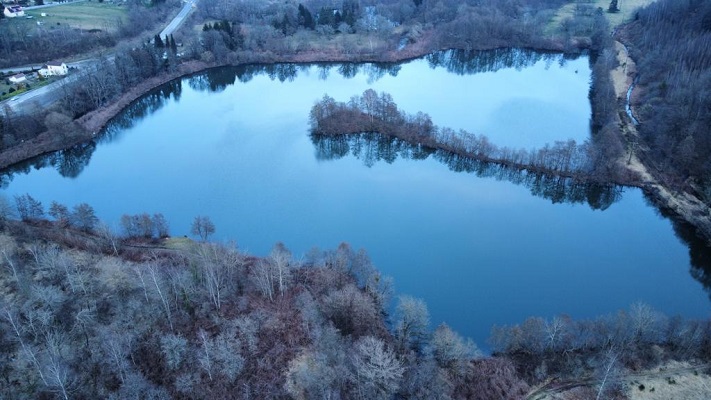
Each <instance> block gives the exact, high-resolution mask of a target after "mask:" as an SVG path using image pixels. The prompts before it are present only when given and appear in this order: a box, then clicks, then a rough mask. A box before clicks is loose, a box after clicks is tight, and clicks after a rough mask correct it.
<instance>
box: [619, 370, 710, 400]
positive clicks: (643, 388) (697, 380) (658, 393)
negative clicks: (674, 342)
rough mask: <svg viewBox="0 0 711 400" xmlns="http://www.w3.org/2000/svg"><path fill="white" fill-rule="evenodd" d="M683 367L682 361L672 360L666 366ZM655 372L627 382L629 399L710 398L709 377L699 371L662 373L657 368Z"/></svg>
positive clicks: (691, 399)
mask: <svg viewBox="0 0 711 400" xmlns="http://www.w3.org/2000/svg"><path fill="white" fill-rule="evenodd" d="M674 367H676V368H679V367H684V364H683V363H676V362H672V363H670V364H669V365H667V366H666V368H674ZM653 372H656V374H655V375H654V376H652V377H649V378H646V379H639V380H634V381H631V382H628V384H627V395H628V398H629V399H630V400H667V399H675V400H698V399H710V398H711V377H710V376H708V375H706V374H703V373H699V372H693V371H691V372H679V373H669V374H665V373H664V368H657V369H656V370H655V371H653Z"/></svg>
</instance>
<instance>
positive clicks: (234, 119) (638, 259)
mask: <svg viewBox="0 0 711 400" xmlns="http://www.w3.org/2000/svg"><path fill="white" fill-rule="evenodd" d="M548 64H550V65H548V67H547V69H546V65H547V63H546V62H544V61H542V62H539V63H537V64H535V66H533V67H531V68H529V69H523V70H522V71H516V70H499V71H497V72H495V73H482V74H477V75H469V76H459V75H454V74H449V73H447V72H446V71H445V70H444V69H442V68H438V69H436V70H434V71H433V70H432V69H430V68H429V66H428V65H427V63H426V62H425V61H414V62H412V63H409V64H406V65H404V66H403V67H402V69H401V71H400V73H399V74H398V77H397V79H396V78H393V77H391V76H389V75H385V76H384V77H383V78H382V79H380V80H378V81H376V82H374V83H373V84H372V87H374V88H375V89H376V90H379V91H387V92H389V93H391V94H392V95H393V98H394V100H395V101H396V102H397V103H398V105H400V106H401V107H402V108H403V109H405V110H407V111H408V112H415V111H419V110H422V111H427V112H428V113H429V114H430V115H431V116H432V119H433V121H434V122H435V123H436V124H439V125H442V126H450V127H453V128H465V129H469V130H472V131H475V132H480V131H485V132H486V133H487V134H488V135H489V136H490V137H491V138H492V140H493V141H494V142H495V143H500V144H504V145H505V144H515V145H516V144H517V145H520V146H523V147H530V146H532V145H539V144H542V143H545V142H548V141H552V140H555V139H567V138H569V137H574V138H576V139H578V140H584V139H585V138H586V136H587V132H588V131H587V126H588V119H589V112H590V109H589V103H588V101H587V90H588V89H587V85H588V83H587V80H588V77H589V68H588V66H587V60H586V59H584V58H583V59H579V60H576V61H568V62H567V63H566V64H565V65H564V66H563V67H562V68H560V67H559V64H558V63H548ZM575 70H578V73H577V74H576V73H575ZM367 81H368V79H367V77H366V76H365V75H363V74H360V75H358V76H356V77H355V78H353V79H344V78H342V77H341V76H340V75H338V74H337V73H336V71H335V70H332V71H331V74H330V76H329V79H328V80H327V81H323V80H319V78H318V71H317V69H316V68H315V67H311V69H309V70H308V73H307V74H306V73H301V74H300V75H299V77H298V78H297V79H295V80H294V81H291V82H286V83H283V84H282V83H280V82H278V81H272V80H270V79H269V78H268V77H266V76H256V77H254V78H253V79H252V80H251V81H249V82H248V83H246V84H243V83H239V82H237V83H236V84H235V85H232V86H228V87H226V88H225V90H223V91H221V92H220V93H209V92H207V91H195V90H193V89H191V88H190V87H189V86H188V85H187V83H186V81H184V84H183V90H182V95H181V98H180V101H179V102H176V101H173V100H170V101H168V102H167V105H166V106H165V107H163V108H160V109H159V110H158V111H157V112H155V113H154V114H152V115H151V116H150V117H148V118H146V119H144V120H142V121H140V122H139V123H138V124H136V126H135V127H133V128H130V129H129V130H128V131H127V132H126V133H125V134H123V135H121V140H120V141H116V142H112V143H107V144H102V145H100V146H99V147H98V148H97V150H96V152H95V153H94V155H93V157H92V159H91V162H90V164H89V166H88V167H87V168H86V169H85V170H84V171H83V172H82V174H81V175H80V176H79V177H78V178H76V179H62V178H61V177H59V175H58V174H57V172H56V171H54V170H53V169H51V168H45V169H42V170H39V171H33V172H32V173H31V174H29V175H18V176H16V177H15V180H14V181H13V182H12V183H11V185H10V186H9V188H8V189H7V190H6V192H8V193H9V194H15V193H26V192H28V193H30V194H32V195H33V196H35V197H36V198H38V199H40V200H41V201H43V202H44V204H45V205H48V204H49V203H50V201H51V200H57V201H59V202H62V203H65V204H68V205H70V206H71V205H73V204H76V203H79V202H88V203H90V204H92V205H93V206H94V207H95V209H96V210H97V212H98V214H99V215H100V217H101V218H102V219H104V220H107V221H112V222H113V223H116V222H118V220H119V217H120V215H121V214H124V213H129V214H132V213H141V212H149V213H154V212H162V213H163V214H165V216H166V217H167V218H168V220H169V221H170V223H171V232H172V233H173V234H174V235H182V234H186V233H188V230H189V224H190V222H191V220H192V218H193V217H194V216H196V215H209V216H211V217H212V219H213V220H214V221H215V223H216V225H217V233H218V238H219V239H221V240H229V239H235V240H236V241H237V243H238V244H239V245H240V247H242V248H243V249H246V250H248V251H249V252H251V253H254V254H260V255H262V254H265V253H267V252H268V251H269V249H270V247H271V246H272V245H273V244H274V243H275V242H277V241H283V242H284V243H285V244H286V245H287V246H288V247H289V248H291V249H292V250H293V251H294V253H295V254H303V253H305V252H307V251H308V250H309V248H311V247H312V246H318V247H321V248H322V249H333V248H335V247H336V246H337V245H338V244H339V243H340V242H341V241H347V242H350V243H351V244H352V245H353V247H354V248H361V247H364V248H366V249H367V250H368V252H369V253H370V255H371V257H372V259H373V261H374V263H375V264H376V266H377V267H378V268H379V269H381V270H382V271H383V272H384V273H386V274H388V275H391V276H393V277H394V278H395V282H396V289H397V290H398V292H400V293H408V294H411V295H413V296H416V297H421V298H424V299H425V300H426V302H427V303H428V304H429V307H430V309H431V312H432V320H433V323H435V324H436V323H440V322H442V321H447V322H448V323H449V324H450V325H452V326H453V327H454V328H455V329H457V330H459V331H461V332H462V333H464V334H466V335H469V336H472V337H473V338H475V340H476V341H478V342H482V341H483V340H484V339H485V338H486V337H487V336H488V332H489V329H490V327H491V326H492V325H493V324H506V323H514V322H520V321H522V320H523V318H525V317H526V316H529V315H541V316H548V317H549V316H552V315H555V314H557V313H568V314H571V315H573V316H575V317H589V316H593V315H598V314H603V313H610V312H615V311H616V310H618V309H620V308H625V307H627V306H628V305H629V304H631V303H633V302H635V301H637V300H643V301H646V302H648V303H650V304H651V305H652V306H654V307H657V308H659V309H661V310H663V311H665V312H667V313H669V314H675V313H681V314H685V315H690V316H708V311H709V304H708V299H707V298H706V295H705V294H704V293H703V292H702V291H701V290H699V289H700V285H699V284H698V283H697V282H695V281H694V280H693V279H692V278H691V277H690V276H689V274H688V265H689V263H688V255H687V249H686V248H685V247H684V246H683V245H682V244H681V243H680V242H679V240H678V239H676V238H675V237H674V234H673V232H672V230H671V229H670V224H669V222H668V221H666V220H663V219H661V218H659V217H658V216H656V215H655V213H654V211H653V210H652V209H651V208H649V207H647V206H646V205H645V204H644V202H643V200H642V196H641V194H640V193H639V192H638V191H636V190H629V191H627V192H626V193H625V195H624V197H623V199H622V200H621V201H620V202H618V203H615V204H613V205H612V206H611V207H610V208H609V209H607V210H605V211H604V212H601V211H593V210H591V209H590V208H589V207H587V206H585V205H569V204H556V205H552V204H550V201H548V200H545V199H542V198H537V197H533V196H531V195H530V192H529V190H528V189H527V188H525V187H522V186H516V185H512V184H510V183H507V182H500V181H497V180H494V179H478V178H476V177H475V176H473V175H471V174H464V173H453V172H451V171H449V170H448V169H447V167H446V166H445V165H442V164H440V163H439V162H437V161H435V160H433V159H432V158H431V157H430V158H428V159H427V160H424V161H416V160H403V159H398V160H397V161H395V162H394V163H393V164H387V163H385V162H383V161H380V162H378V163H376V164H375V165H374V166H373V167H371V168H366V167H364V166H363V162H362V161H361V160H358V159H355V158H354V157H352V156H346V157H344V158H342V159H339V160H334V161H321V162H319V161H317V160H316V158H315V157H314V154H315V150H314V146H313V144H312V143H311V141H310V139H309V137H308V135H307V118H308V112H309V110H310V107H311V106H312V104H313V103H314V101H316V100H317V99H319V98H321V97H322V96H323V94H324V93H328V94H329V95H331V96H332V97H334V98H335V99H336V100H339V101H340V100H347V99H348V98H349V97H351V96H352V95H357V94H360V93H362V91H363V90H365V89H366V88H367V87H369V86H368V83H367ZM512 110H515V111H517V112H515V113H512V112H511V111H512ZM482 116H488V117H487V118H482ZM527 127H530V128H531V131H535V136H536V142H535V143H533V142H531V143H529V142H528V141H527V140H523V139H521V138H512V137H508V136H507V137H504V134H505V133H508V132H511V131H516V130H519V128H527ZM569 133H570V134H569ZM541 139H545V140H542V142H538V140H541ZM508 140H513V142H512V143H508V142H507V141H508ZM517 147H518V146H517Z"/></svg>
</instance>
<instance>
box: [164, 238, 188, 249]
mask: <svg viewBox="0 0 711 400" xmlns="http://www.w3.org/2000/svg"><path fill="white" fill-rule="evenodd" d="M163 245H164V246H165V247H167V248H169V249H174V250H189V249H191V248H192V247H193V246H194V245H195V241H194V240H192V239H190V238H187V237H181V236H171V237H169V238H166V239H165V240H164V241H163Z"/></svg>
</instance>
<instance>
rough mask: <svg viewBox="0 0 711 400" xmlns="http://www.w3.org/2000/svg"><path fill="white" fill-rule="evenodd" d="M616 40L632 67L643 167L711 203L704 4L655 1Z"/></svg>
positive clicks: (709, 11)
mask: <svg viewBox="0 0 711 400" xmlns="http://www.w3.org/2000/svg"><path fill="white" fill-rule="evenodd" d="M618 36H620V38H621V39H622V40H623V41H624V42H625V43H626V44H627V47H628V48H629V52H630V55H631V56H632V58H633V59H634V60H635V61H636V63H637V68H638V76H639V82H638V84H637V87H636V88H635V90H634V93H633V105H634V112H635V115H636V117H637V119H639V126H638V130H639V132H640V135H641V138H642V141H643V144H644V145H645V147H646V149H647V152H646V153H647V154H646V159H647V161H648V162H649V163H650V164H652V165H653V166H654V167H655V168H654V172H655V173H656V174H657V175H658V177H659V179H660V180H662V181H663V182H665V183H666V184H668V185H669V186H671V187H673V188H675V189H677V190H690V191H696V194H697V195H700V196H702V197H703V198H704V199H705V201H706V202H707V203H711V135H710V133H711V132H710V131H709V128H710V127H711V113H709V110H711V95H710V94H709V93H711V91H710V89H711V3H709V2H708V1H703V0H681V1H680V0H660V1H657V2H655V3H653V4H651V5H649V6H648V7H646V8H644V9H641V10H639V11H638V12H637V14H636V16H635V20H634V21H633V22H632V23H630V24H629V25H627V26H626V27H624V29H623V30H622V31H621V32H619V33H618Z"/></svg>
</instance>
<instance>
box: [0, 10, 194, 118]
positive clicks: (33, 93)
mask: <svg viewBox="0 0 711 400" xmlns="http://www.w3.org/2000/svg"><path fill="white" fill-rule="evenodd" d="M198 1H199V0H187V1H186V3H185V6H184V7H183V8H182V9H181V10H180V12H179V13H178V15H176V16H175V18H173V20H172V21H170V23H169V24H168V26H166V28H165V29H163V31H162V32H161V33H160V35H161V37H165V36H168V35H170V34H172V33H173V32H175V30H176V29H178V27H179V26H180V25H181V24H182V23H183V22H184V21H185V18H186V17H187V16H188V14H190V12H191V11H192V10H194V9H195V7H196V6H197V3H198ZM165 32H167V33H165ZM108 59H109V60H110V61H111V60H113V55H109V56H108ZM97 61H98V60H97V59H87V60H81V61H77V62H73V63H67V66H69V67H70V68H74V71H73V73H70V74H69V76H67V77H66V78H64V79H62V80H60V81H57V82H53V83H50V84H49V85H47V86H43V87H41V88H38V89H33V90H30V91H29V92H26V93H23V94H21V95H17V96H15V97H12V98H10V99H8V100H5V101H2V102H0V109H4V108H5V107H9V108H10V110H11V111H12V112H14V113H20V114H24V113H29V112H32V111H34V110H35V109H36V108H40V109H43V108H47V107H49V106H50V105H51V104H52V103H54V102H56V101H57V100H59V99H60V98H61V96H62V91H61V87H62V85H63V84H64V83H67V82H71V81H73V80H76V79H78V78H79V76H80V74H79V73H77V70H87V69H89V68H91V67H92V66H93V65H94V64H95V63H96V62H97ZM41 67H42V65H25V66H22V67H13V68H7V69H5V70H2V71H14V72H17V71H29V70H32V69H35V70H36V69H39V68H41ZM23 68H24V69H23Z"/></svg>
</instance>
